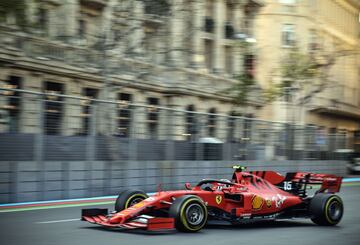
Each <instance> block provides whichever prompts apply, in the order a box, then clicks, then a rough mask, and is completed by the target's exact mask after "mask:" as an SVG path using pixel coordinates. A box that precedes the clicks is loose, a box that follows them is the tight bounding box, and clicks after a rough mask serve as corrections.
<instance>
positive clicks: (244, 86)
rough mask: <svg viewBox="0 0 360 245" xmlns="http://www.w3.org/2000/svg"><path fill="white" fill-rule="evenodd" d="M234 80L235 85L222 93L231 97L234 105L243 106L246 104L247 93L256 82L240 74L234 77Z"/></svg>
mask: <svg viewBox="0 0 360 245" xmlns="http://www.w3.org/2000/svg"><path fill="white" fill-rule="evenodd" d="M235 79H236V80H237V83H235V84H234V85H233V86H232V87H231V88H229V89H227V90H225V91H224V92H225V94H228V95H230V96H231V97H233V102H234V104H236V105H244V104H246V103H247V102H248V97H249V93H250V92H251V88H252V86H253V85H255V84H256V82H255V80H254V78H253V77H251V76H249V75H245V74H240V75H238V76H236V77H235Z"/></svg>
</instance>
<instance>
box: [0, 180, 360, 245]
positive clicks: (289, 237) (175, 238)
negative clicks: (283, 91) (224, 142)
mask: <svg viewBox="0 0 360 245" xmlns="http://www.w3.org/2000/svg"><path fill="white" fill-rule="evenodd" d="M340 196H341V197H342V198H343V201H344V205H345V213H344V217H343V219H342V221H341V223H340V224H339V225H337V226H334V227H321V226H317V225H315V224H313V223H312V222H311V221H310V220H305V219H303V220H290V221H276V222H266V223H257V224H252V225H241V226H231V225H220V224H218V225H215V224H212V225H208V226H207V227H206V228H205V229H203V230H202V231H200V232H198V233H194V234H188V233H181V232H176V231H174V232H168V233H163V234H149V233H147V232H134V231H131V232H130V231H128V232H124V231H118V230H107V229H103V228H102V227H99V226H94V225H91V224H89V223H86V222H81V221H79V218H80V213H81V208H83V207H63V208H53V209H41V210H31V211H18V212H2V213H0V229H1V230H0V244H3V245H17V244H26V245H32V244H34V245H60V244H69V245H77V244H79V245H80V244H81V245H84V244H86V245H92V244H96V245H106V244H116V245H120V244H121V245H128V244H131V245H133V244H149V245H154V244H157V245H159V244H171V245H176V244H191V245H200V244H206V245H218V244H226V245H229V244H248V245H257V244H276V245H283V244H291V245H295V244H311V245H322V244H331V245H336V244H354V245H355V244H357V245H358V244H360V183H353V184H351V185H348V186H345V187H343V188H342V190H341V192H340ZM87 207H89V206H87ZM96 207H102V208H109V209H111V210H112V209H113V207H112V206H111V205H100V206H96Z"/></svg>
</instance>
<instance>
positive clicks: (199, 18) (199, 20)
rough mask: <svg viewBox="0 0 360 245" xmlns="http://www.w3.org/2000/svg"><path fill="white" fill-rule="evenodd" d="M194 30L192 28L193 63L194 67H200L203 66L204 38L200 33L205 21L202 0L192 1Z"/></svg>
mask: <svg viewBox="0 0 360 245" xmlns="http://www.w3.org/2000/svg"><path fill="white" fill-rule="evenodd" d="M193 8H194V17H193V18H194V30H193V32H194V33H193V36H192V38H193V48H194V55H193V59H192V61H193V64H194V67H195V68H198V69H201V68H204V66H205V63H204V62H205V54H204V40H203V39H202V38H201V33H202V30H203V27H204V23H205V4H204V1H203V0H197V1H195V2H194V6H193Z"/></svg>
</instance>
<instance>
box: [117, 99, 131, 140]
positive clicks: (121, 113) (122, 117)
mask: <svg viewBox="0 0 360 245" xmlns="http://www.w3.org/2000/svg"><path fill="white" fill-rule="evenodd" d="M131 102H132V95H131V94H128V93H119V94H118V108H119V110H118V117H117V119H118V123H117V125H118V130H117V134H118V135H119V136H120V137H129V136H130V128H131V109H132V108H131V106H130V104H131Z"/></svg>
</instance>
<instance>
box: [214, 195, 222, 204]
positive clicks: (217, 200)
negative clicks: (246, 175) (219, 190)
mask: <svg viewBox="0 0 360 245" xmlns="http://www.w3.org/2000/svg"><path fill="white" fill-rule="evenodd" d="M215 201H216V203H217V204H220V203H221V201H222V196H220V195H217V196H216V197H215Z"/></svg>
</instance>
